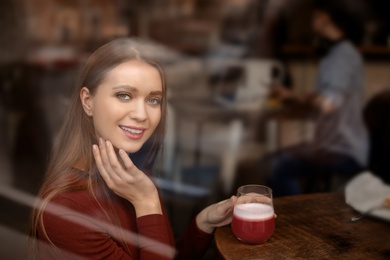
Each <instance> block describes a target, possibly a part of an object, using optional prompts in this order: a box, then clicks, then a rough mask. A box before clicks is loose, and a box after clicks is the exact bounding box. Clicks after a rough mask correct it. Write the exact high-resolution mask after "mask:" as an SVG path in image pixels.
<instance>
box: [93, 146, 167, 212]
mask: <svg viewBox="0 0 390 260" xmlns="http://www.w3.org/2000/svg"><path fill="white" fill-rule="evenodd" d="M93 155H94V157H95V161H96V165H97V168H98V170H99V172H100V175H101V176H102V178H103V180H104V181H105V182H106V184H107V186H108V188H110V189H111V190H112V191H113V192H115V194H117V195H118V196H120V197H122V198H124V199H126V200H128V201H130V202H131V203H132V204H133V206H134V208H135V211H136V214H137V217H141V216H144V215H150V214H162V210H161V204H160V198H159V196H158V192H157V188H156V186H155V185H154V184H153V182H152V181H151V180H150V178H149V177H148V176H146V175H145V174H144V173H143V172H142V171H140V170H139V169H138V168H137V167H136V166H135V165H134V164H133V162H132V161H131V160H130V158H129V156H128V154H127V153H126V152H125V151H124V150H122V149H119V156H120V158H121V160H122V163H121V162H120V161H119V160H118V157H117V155H116V153H115V151H114V147H113V146H112V144H111V142H109V141H104V140H103V139H101V138H100V140H99V146H97V145H93Z"/></svg>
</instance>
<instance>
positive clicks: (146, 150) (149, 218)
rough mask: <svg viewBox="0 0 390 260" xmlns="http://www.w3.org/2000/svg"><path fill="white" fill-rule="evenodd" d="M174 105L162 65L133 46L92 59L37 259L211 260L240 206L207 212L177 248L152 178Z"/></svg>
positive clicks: (38, 234) (39, 217)
mask: <svg viewBox="0 0 390 260" xmlns="http://www.w3.org/2000/svg"><path fill="white" fill-rule="evenodd" d="M166 105H167V100H166V86H165V77H164V74H163V72H162V70H161V68H160V66H159V65H158V63H156V61H154V59H153V57H151V56H150V53H149V52H147V51H143V50H142V49H140V48H138V47H136V45H135V44H134V43H133V42H132V40H130V39H118V40H114V41H111V42H109V43H107V44H105V45H103V46H102V47H101V48H99V49H98V50H97V51H96V52H94V53H93V54H92V56H91V57H90V58H89V59H88V61H87V64H86V66H85V68H84V70H83V71H82V74H81V76H80V78H79V81H78V83H77V85H76V87H75V89H74V90H73V95H72V99H71V102H70V105H69V110H68V114H67V118H66V120H65V122H64V125H63V127H62V130H61V132H60V134H59V136H58V139H57V142H56V144H55V146H54V148H53V151H52V154H51V159H50V162H49V166H48V170H47V172H46V175H45V180H44V183H43V185H42V187H41V190H40V192H39V194H38V198H39V199H40V201H39V202H38V203H37V207H36V209H35V210H34V211H33V214H32V221H31V229H30V235H31V240H30V241H31V244H30V246H31V258H38V259H81V258H82V259H85V258H87V259H108V258H109V259H172V258H178V259H199V258H201V257H202V255H203V254H204V252H205V251H206V250H207V248H208V246H209V244H210V242H211V240H212V237H213V236H212V234H213V231H214V229H215V228H216V227H218V226H223V225H226V224H229V223H230V221H231V213H232V209H233V206H234V204H235V200H236V198H235V197H234V196H233V197H232V198H230V199H228V200H226V201H223V202H221V203H218V204H213V205H211V206H209V207H207V208H205V209H204V210H202V211H201V212H200V213H199V214H198V215H197V216H196V218H195V219H194V221H193V222H192V224H191V225H190V227H189V228H188V230H187V232H186V233H185V234H184V236H183V238H182V239H181V240H179V241H178V242H177V243H176V245H175V242H174V237H173V234H172V231H171V227H170V225H169V221H168V217H167V214H166V211H165V209H164V206H163V204H162V202H161V199H160V195H159V191H158V189H157V188H156V186H155V185H154V182H153V178H152V176H151V174H152V171H153V165H154V161H155V158H156V155H157V154H158V153H159V151H160V149H161V148H162V147H161V146H162V142H163V137H164V127H165V117H166V115H165V112H166ZM129 154H130V157H129ZM175 252H176V253H177V254H176V255H175Z"/></svg>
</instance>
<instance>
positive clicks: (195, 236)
mask: <svg viewBox="0 0 390 260" xmlns="http://www.w3.org/2000/svg"><path fill="white" fill-rule="evenodd" d="M212 239H213V234H208V233H205V232H203V231H202V230H200V229H199V228H198V226H197V224H196V221H195V219H194V220H193V221H192V223H191V225H190V226H189V227H188V229H187V231H186V232H185V233H184V236H183V237H182V238H181V239H180V240H178V241H177V243H176V249H177V255H176V257H175V259H186V260H190V259H194V260H195V259H201V258H202V256H203V255H204V254H205V252H206V251H207V249H208V247H209V246H210V243H211V241H212Z"/></svg>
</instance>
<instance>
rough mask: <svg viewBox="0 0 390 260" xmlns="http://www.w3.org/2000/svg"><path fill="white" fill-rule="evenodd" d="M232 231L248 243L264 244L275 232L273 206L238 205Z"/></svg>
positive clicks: (257, 204) (235, 208)
mask: <svg viewBox="0 0 390 260" xmlns="http://www.w3.org/2000/svg"><path fill="white" fill-rule="evenodd" d="M232 230H233V233H234V234H235V235H236V237H237V238H238V239H240V240H241V241H243V242H247V243H263V242H265V241H267V240H268V239H269V238H270V237H271V235H272V234H273V233H274V230H275V218H274V210H273V208H272V206H270V205H267V204H261V203H247V204H238V205H236V206H235V207H234V212H233V219H232Z"/></svg>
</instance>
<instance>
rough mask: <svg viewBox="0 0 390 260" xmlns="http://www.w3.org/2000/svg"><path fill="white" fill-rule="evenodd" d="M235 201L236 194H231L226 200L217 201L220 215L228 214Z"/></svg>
mask: <svg viewBox="0 0 390 260" xmlns="http://www.w3.org/2000/svg"><path fill="white" fill-rule="evenodd" d="M235 202H236V196H232V197H231V198H229V199H227V200H224V201H221V202H220V203H218V211H219V212H220V213H221V214H222V215H227V214H229V213H230V212H231V211H232V210H233V207H234V204H235Z"/></svg>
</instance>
